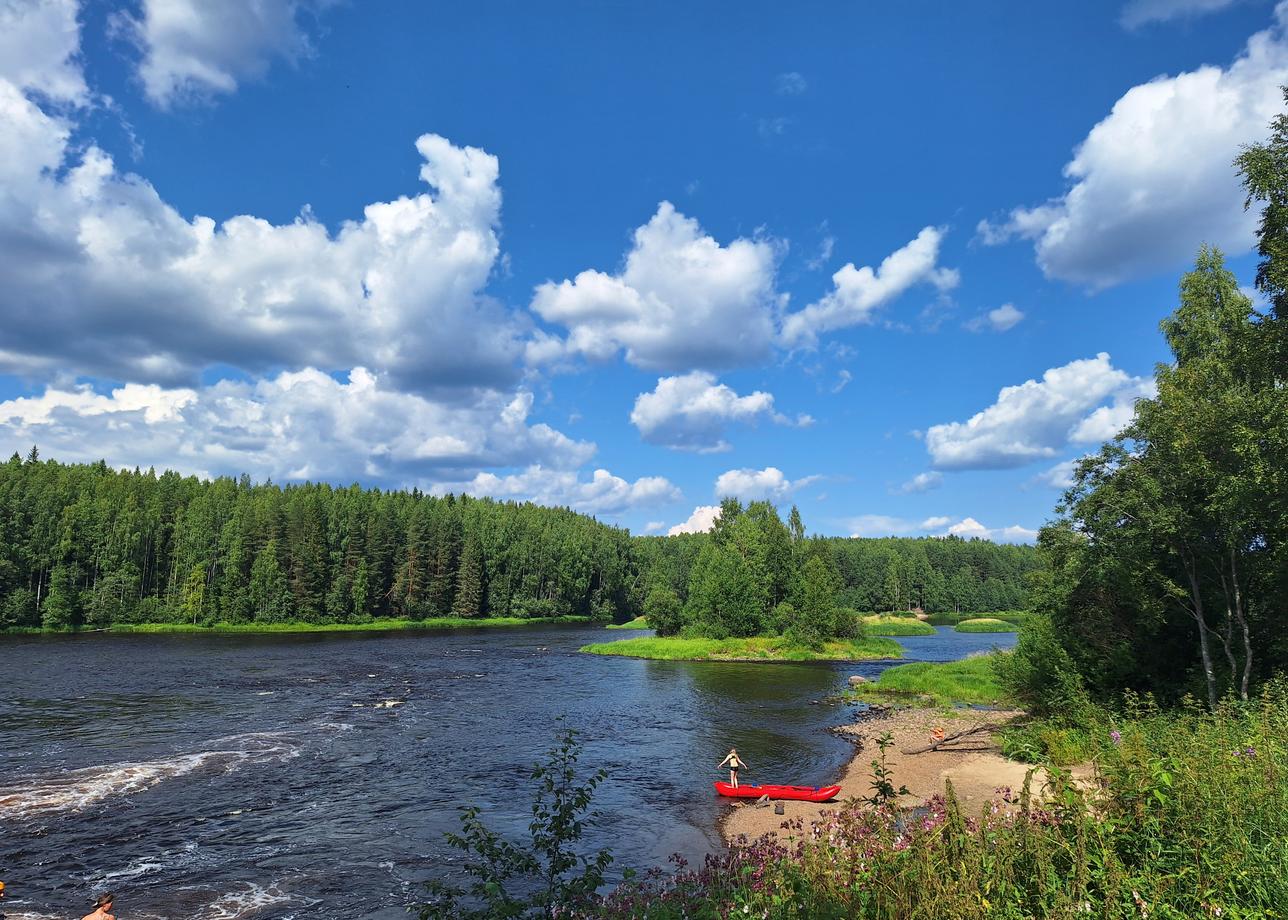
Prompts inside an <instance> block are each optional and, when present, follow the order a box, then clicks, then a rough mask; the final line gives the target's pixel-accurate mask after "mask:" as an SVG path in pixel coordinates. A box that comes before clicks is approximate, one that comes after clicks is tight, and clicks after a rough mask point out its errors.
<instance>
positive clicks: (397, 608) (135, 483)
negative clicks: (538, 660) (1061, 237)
mask: <svg viewBox="0 0 1288 920" xmlns="http://www.w3.org/2000/svg"><path fill="white" fill-rule="evenodd" d="M710 539H711V538H710V537H709V536H707V535H689V536H681V537H671V538H657V537H648V538H641V537H636V538H632V537H631V536H630V535H629V533H628V532H627V531H625V530H624V529H621V528H617V527H610V526H608V525H605V524H602V523H600V522H598V521H596V520H594V519H593V518H590V517H587V516H585V515H581V514H577V513H575V512H573V511H570V510H568V509H564V508H546V507H542V506H538V505H532V504H519V503H514V502H496V501H492V500H490V499H477V498H469V497H466V496H460V497H454V496H450V495H449V496H445V497H434V496H429V495H426V494H423V493H421V492H419V491H417V490H412V491H384V490H380V489H362V488H359V487H358V486H356V485H355V486H350V487H348V488H335V487H332V486H329V485H315V484H305V485H290V486H279V485H276V484H273V483H263V484H258V485H256V484H252V483H251V482H250V480H249V478H247V477H245V476H243V477H241V478H240V479H231V478H226V477H225V478H220V479H214V480H203V479H198V478H196V477H191V476H189V477H185V476H181V475H179V474H178V473H174V472H166V473H161V474H158V473H156V472H154V471H152V470H147V471H139V470H137V469H136V470H134V471H118V470H115V469H113V468H111V467H110V466H108V465H107V464H106V463H103V462H99V463H93V464H63V463H58V462H56V461H52V460H41V459H39V457H38V455H37V454H36V452H35V450H34V449H33V451H32V452H31V454H29V455H28V457H26V458H25V459H24V458H21V457H19V456H18V455H16V454H15V455H14V456H13V457H12V458H11V459H10V460H9V461H8V462H7V463H5V464H3V465H0V628H11V627H45V628H54V629H66V628H77V627H102V626H109V625H112V624H116V623H139V622H187V623H197V624H203V623H213V622H227V623H250V622H265V623H278V622H288V621H303V622H313V623H322V622H354V621H359V622H360V621H363V620H367V619H373V618H382V617H398V618H408V619H421V618H424V617H431V616H460V617H485V616H519V617H546V616H567V615H574V616H576V615H580V616H591V617H596V618H602V619H606V620H607V619H625V618H629V617H630V616H634V615H635V614H636V613H639V612H640V611H642V610H643V609H644V600H645V596H646V594H647V592H648V591H649V589H650V586H655V585H657V584H659V583H663V584H668V585H671V586H672V587H673V589H674V591H675V593H676V595H677V597H679V598H680V600H681V601H682V602H683V601H685V600H687V597H688V591H689V584H690V578H689V575H690V569H691V568H692V566H693V564H694V562H695V561H696V559H697V557H698V555H699V553H700V551H701V548H702V546H703V545H704V543H706V542H708V541H710ZM819 542H820V544H825V545H826V551H827V552H828V554H829V555H830V556H831V558H832V561H833V563H834V565H835V568H836V571H837V572H838V573H839V576H840V579H841V584H840V591H839V593H838V595H837V601H838V603H841V604H844V605H846V606H848V607H853V608H855V609H858V610H889V609H901V608H906V607H908V606H917V605H920V606H922V607H924V608H925V609H926V610H929V611H932V612H933V611H950V610H954V609H962V610H971V611H979V612H984V611H990V610H1003V609H1015V608H1019V607H1023V606H1025V604H1026V602H1027V585H1028V578H1027V575H1028V573H1029V572H1030V571H1032V570H1033V569H1034V568H1035V567H1036V565H1037V559H1036V555H1035V553H1034V552H1033V550H1032V548H1030V547H1019V546H999V545H995V544H992V543H988V542H986V541H979V540H971V541H965V540H960V539H956V538H948V539H920V540H911V539H886V540H846V539H826V540H821V541H819Z"/></svg>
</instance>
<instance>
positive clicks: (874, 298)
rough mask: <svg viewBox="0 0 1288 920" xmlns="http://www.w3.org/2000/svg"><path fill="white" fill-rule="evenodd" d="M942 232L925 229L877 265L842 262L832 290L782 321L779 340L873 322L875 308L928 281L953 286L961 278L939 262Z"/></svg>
mask: <svg viewBox="0 0 1288 920" xmlns="http://www.w3.org/2000/svg"><path fill="white" fill-rule="evenodd" d="M944 233H945V231H944V229H943V228H942V227H925V228H924V229H922V231H921V232H920V233H918V234H917V236H916V238H915V239H913V240H912V241H911V242H909V243H908V244H907V245H905V246H903V247H902V248H900V249H898V250H896V251H894V252H892V253H891V254H890V255H888V256H886V257H885V259H883V260H882V261H881V265H880V266H878V267H877V268H875V269H874V268H872V267H871V266H868V265H865V266H863V267H862V268H855V267H854V263H853V262H848V263H846V264H845V265H844V266H842V267H841V268H840V269H838V270H837V272H836V273H835V274H834V275H832V285H833V287H832V290H831V291H829V292H828V293H827V294H825V295H824V296H823V297H822V298H821V299H820V300H818V301H817V302H815V303H812V304H810V305H809V306H807V307H805V308H804V309H803V310H800V311H799V312H797V313H791V314H788V316H787V317H786V318H785V319H784V320H783V328H782V341H783V343H784V344H786V345H787V346H788V347H797V346H811V345H813V344H815V343H816V342H817V340H818V336H819V335H820V334H821V333H824V332H830V331H832V330H834V329H844V328H846V327H847V326H857V325H860V324H862V323H868V322H871V321H872V316H873V313H874V312H875V311H876V309H877V308H878V307H881V306H882V305H884V304H886V303H889V302H890V301H892V300H894V299H895V298H896V297H899V296H900V295H902V294H903V293H904V292H905V291H907V290H908V289H909V288H911V287H914V286H915V285H918V284H930V285H933V286H934V287H936V288H938V289H939V290H940V291H947V290H950V289H952V288H954V287H956V286H957V282H958V281H959V280H960V276H959V275H958V273H957V271H956V270H955V269H951V268H941V267H940V266H939V265H938V260H939V247H940V244H941V243H942V241H943V238H944Z"/></svg>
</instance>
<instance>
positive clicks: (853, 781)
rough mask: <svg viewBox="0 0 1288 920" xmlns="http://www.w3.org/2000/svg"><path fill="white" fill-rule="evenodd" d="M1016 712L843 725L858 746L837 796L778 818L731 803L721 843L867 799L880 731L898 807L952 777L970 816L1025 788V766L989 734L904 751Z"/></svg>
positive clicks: (901, 714)
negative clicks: (1006, 792) (901, 792)
mask: <svg viewBox="0 0 1288 920" xmlns="http://www.w3.org/2000/svg"><path fill="white" fill-rule="evenodd" d="M1022 715H1023V713H1022V712H1019V711H1015V710H990V711H983V710H972V709H962V710H954V711H952V712H950V713H945V712H944V711H942V710H938V709H896V710H890V711H888V712H885V713H882V714H878V715H875V716H873V717H870V718H867V719H864V720H863V721H860V722H857V723H854V724H852V725H846V726H843V727H841V728H839V729H837V731H838V732H839V733H841V734H844V735H846V736H848V737H850V738H852V739H853V740H855V741H856V743H857V745H858V746H857V747H856V749H855V753H854V757H853V758H852V759H851V760H850V763H849V764H848V765H847V766H846V768H845V770H844V771H843V773H842V774H841V777H840V779H839V780H838V782H839V783H840V785H841V793H840V795H839V796H837V798H836V800H835V801H833V802H829V803H822V804H816V803H812V802H783V803H782V804H783V811H784V813H783V814H781V815H779V814H775V813H774V808H773V807H772V803H771V805H770V806H769V807H756V806H754V805H750V804H741V803H739V804H735V803H734V802H733V801H730V805H729V813H728V815H727V816H726V817H725V818H724V819H723V821H722V831H723V833H724V837H725V840H727V841H728V842H729V843H731V844H737V843H739V842H742V841H749V840H754V839H756V838H757V837H760V836H762V835H764V834H776V833H777V832H778V831H779V829H780V828H781V826H782V824H783V822H784V821H789V820H792V819H794V818H801V819H803V820H804V821H805V823H806V825H808V824H809V822H811V821H814V820H816V819H817V818H818V817H819V816H820V815H821V814H822V813H823V812H824V811H828V810H833V809H835V808H836V807H837V802H840V801H844V800H845V799H848V798H851V797H855V796H866V795H870V794H871V793H872V788H871V782H872V760H873V759H874V758H876V757H877V756H878V753H879V752H878V748H877V739H878V738H879V737H880V736H881V735H882V734H883V733H884V732H889V733H890V734H891V736H892V738H893V741H894V744H893V745H892V746H891V747H890V748H889V749H888V750H887V752H886V762H887V765H888V766H889V767H890V768H891V770H892V771H893V783H894V785H895V787H896V788H898V787H899V786H907V787H908V793H909V794H908V795H907V796H904V797H903V798H902V800H901V804H904V805H909V806H912V805H918V804H920V803H921V802H923V801H925V800H926V799H928V798H930V797H931V796H932V795H935V794H936V793H939V792H943V790H944V783H945V781H946V780H951V781H952V784H953V788H954V789H955V790H956V793H957V797H958V798H959V799H960V800H961V801H962V803H963V804H964V805H966V808H967V810H968V811H974V810H975V809H977V808H980V807H982V805H983V803H984V802H985V801H988V800H990V799H991V798H992V797H993V795H994V793H995V791H996V790H997V789H998V788H1000V787H1003V786H1010V787H1011V788H1012V789H1017V790H1018V789H1019V788H1020V787H1021V786H1022V785H1023V784H1024V777H1025V774H1026V773H1027V772H1028V771H1029V769H1031V767H1030V765H1029V764H1024V763H1019V762H1017V761H1013V760H1008V759H1007V758H1005V757H1003V756H1002V753H1001V751H1000V749H999V748H998V746H997V741H996V738H995V737H994V735H993V733H992V732H978V733H976V734H972V735H969V736H967V737H964V738H961V739H960V740H958V741H955V742H951V743H948V744H946V745H945V746H944V747H943V748H941V749H939V750H935V751H927V752H924V753H915V754H913V753H904V752H905V751H912V750H915V749H917V748H920V747H925V746H926V745H928V744H930V743H931V741H932V740H933V738H932V733H933V732H934V731H935V729H936V728H942V729H943V730H944V733H945V735H952V734H954V733H956V732H960V731H964V730H966V729H969V728H972V727H973V726H976V725H984V726H998V725H1003V724H1005V723H1006V722H1009V721H1011V720H1012V719H1016V718H1018V717H1020V716H1022ZM1039 773H1040V771H1039ZM761 779H763V780H764V781H765V782H774V781H781V782H788V781H790V780H787V779H782V778H779V777H763V778H762V777H755V776H750V777H747V781H751V782H756V781H759V780H761ZM1044 780H1045V776H1044V775H1038V776H1035V778H1034V787H1033V788H1034V791H1036V790H1037V789H1038V788H1039V787H1040V785H1041V783H1042V782H1043V781H1044Z"/></svg>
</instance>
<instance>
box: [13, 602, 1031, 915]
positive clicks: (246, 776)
mask: <svg viewBox="0 0 1288 920" xmlns="http://www.w3.org/2000/svg"><path fill="white" fill-rule="evenodd" d="M629 635H634V633H631V632H624V631H617V632H609V633H605V632H604V631H603V630H602V629H601V628H597V627H584V626H571V627H569V626H549V627H542V626H534V627H528V628H516V629H486V630H484V629H478V630H455V631H428V630H427V631H423V632H388V633H321V634H293V635H278V636H272V635H265V636H243V635H211V636H202V635H151V636H130V635H111V634H100V635H89V636H52V637H40V636H11V637H0V688H3V693H2V696H0V880H3V881H4V882H5V883H6V885H7V889H8V894H9V898H8V899H7V901H6V910H7V912H8V916H9V917H10V918H11V920H12V918H33V920H34V918H54V917H58V918H63V917H79V916H80V915H82V914H84V913H87V912H88V910H89V902H90V898H91V897H92V896H93V894H94V893H96V892H98V891H100V890H103V889H108V888H110V889H113V890H115V891H116V892H117V897H118V902H117V907H118V911H117V912H118V914H120V915H121V916H122V917H123V918H141V920H147V918H168V920H186V918H197V917H200V918H202V920H233V918H237V920H252V918H254V920H268V918H274V920H287V918H291V917H299V918H305V917H307V918H311V920H312V918H320V920H330V918H337V920H338V918H353V917H374V918H380V920H393V918H402V917H405V916H406V913H405V908H406V905H407V904H408V902H410V901H412V900H414V899H415V898H416V897H417V895H418V893H419V889H420V883H421V882H422V881H423V880H425V879H427V878H430V877H436V876H443V875H450V874H452V872H453V865H452V864H453V860H454V858H455V857H454V854H453V852H452V851H451V850H450V848H448V847H446V846H445V844H444V841H443V834H444V832H445V831H449V830H455V829H456V828H457V826H458V824H457V809H458V807H459V806H461V805H464V804H467V803H474V804H477V805H479V806H480V807H481V808H483V810H484V813H485V815H486V818H487V821H488V823H489V824H490V825H491V826H493V827H495V828H497V829H500V830H502V831H505V832H507V833H511V834H514V835H516V836H517V835H520V834H522V833H523V831H524V829H525V827H526V823H527V819H528V809H529V807H530V801H531V800H530V788H531V787H530V778H529V774H530V768H531V764H532V763H533V762H534V761H535V760H537V759H538V758H539V757H540V756H541V755H542V753H543V752H544V751H545V750H546V749H548V748H549V747H550V746H551V744H552V742H553V739H554V735H555V731H556V729H557V725H558V724H559V722H558V720H559V719H561V718H563V719H564V720H565V724H567V725H569V726H570V727H572V728H575V729H576V730H577V731H578V732H580V733H581V734H582V738H583V741H584V743H585V748H584V753H583V755H582V763H583V764H584V766H585V767H586V768H587V769H593V768H601V767H602V768H604V769H606V770H608V772H609V777H608V779H607V780H606V781H605V782H604V784H603V785H602V786H601V787H600V789H599V791H598V793H597V794H596V797H595V805H596V807H597V808H598V809H599V810H600V811H601V812H602V815H601V817H600V818H599V820H598V821H597V822H596V823H595V825H594V827H593V829H592V831H591V833H590V834H589V835H588V844H589V846H591V847H597V846H601V845H605V844H607V845H610V846H611V847H612V849H613V851H614V853H615V854H616V856H617V863H616V864H615V866H614V869H615V871H620V870H621V869H622V868H624V867H626V866H631V867H635V868H641V869H642V868H647V867H650V866H654V865H661V864H663V863H665V861H666V859H667V857H668V856H669V855H670V854H672V853H675V852H679V853H682V854H683V855H685V856H686V857H688V858H690V859H693V858H695V857H701V856H702V855H703V854H704V853H705V852H708V851H710V850H711V849H713V848H715V847H718V846H719V845H720V842H719V837H718V834H717V833H716V827H715V824H716V820H717V818H718V816H719V814H720V810H721V808H722V807H723V806H722V805H721V804H720V802H719V801H718V800H717V799H716V798H715V796H714V794H713V791H712V788H711V782H712V780H714V779H718V778H719V776H720V774H719V773H718V772H717V771H716V770H715V765H716V764H717V763H718V762H719V761H720V760H721V758H722V757H723V756H724V754H725V752H726V751H727V750H728V749H729V747H730V746H733V745H736V746H737V747H738V750H739V752H740V753H741V754H742V755H743V756H744V757H745V758H746V760H747V761H748V763H750V764H751V769H750V770H748V771H747V775H748V777H749V778H750V779H752V780H755V781H766V782H792V783H805V784H811V785H813V784H821V783H826V782H828V781H830V780H831V779H832V778H833V777H834V776H835V775H836V774H837V773H838V772H839V770H840V768H841V767H842V765H843V764H845V763H846V762H847V760H848V759H849V756H850V754H851V752H852V748H851V746H850V744H849V743H848V742H846V741H844V740H842V739H840V738H838V737H836V736H834V735H832V734H830V733H828V732H827V731H826V729H827V728H829V727H831V726H835V725H838V724H841V723H843V722H845V721H847V720H849V719H851V718H852V717H853V715H854V713H855V709H854V707H853V706H846V705H841V704H836V703H827V702H826V701H825V698H826V697H828V696H829V695H831V694H833V693H835V692H836V691H838V690H840V689H842V688H843V687H844V686H845V677H846V676H847V675H849V674H863V675H865V676H868V677H873V676H875V675H876V674H878V673H879V672H880V671H881V670H882V669H883V668H885V667H888V666H889V665H890V664H891V663H892V662H865V663H859V664H850V663H836V664H831V663H829V664H734V663H701V662H663V661H638V660H634V659H625V658H607V657H599V656H591V655H582V654H579V653H578V652H577V648H578V647H579V646H581V645H583V644H585V643H587V642H591V641H603V640H604V639H605V638H607V637H611V638H622V637H625V636H629ZM900 641H901V642H902V643H903V645H904V646H905V648H906V650H907V659H906V660H938V661H943V660H951V659H955V658H961V657H963V656H965V655H967V654H969V653H971V652H974V651H980V650H985V649H988V648H992V647H994V646H1003V647H1005V646H1009V645H1010V644H1012V642H1013V641H1014V637H1013V636H1011V635H1005V634H1001V635H999V634H991V635H990V634H984V635H979V634H962V633H956V632H953V631H952V630H951V629H946V628H940V629H939V631H938V634H937V635H936V636H933V637H932V636H927V637H914V638H905V639H901V640H900Z"/></svg>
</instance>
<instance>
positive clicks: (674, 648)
mask: <svg viewBox="0 0 1288 920" xmlns="http://www.w3.org/2000/svg"><path fill="white" fill-rule="evenodd" d="M581 651H583V652H588V653H589V654H591V655H621V656H623V657H626V658H654V659H659V660H663V661H865V660H871V659H874V658H901V657H903V647H902V646H900V645H899V643H898V642H895V641H894V640H893V639H882V638H873V639H830V640H827V641H825V642H823V643H822V644H821V645H819V646H817V647H815V646H809V645H801V644H797V643H794V642H791V641H790V640H789V639H787V638H786V637H784V636H748V637H746V638H730V639H683V638H681V637H679V636H664V637H660V638H659V637H654V636H639V637H637V638H634V639H619V640H617V641H616V642H595V643H593V644H591V645H583V646H582V647H581Z"/></svg>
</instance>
